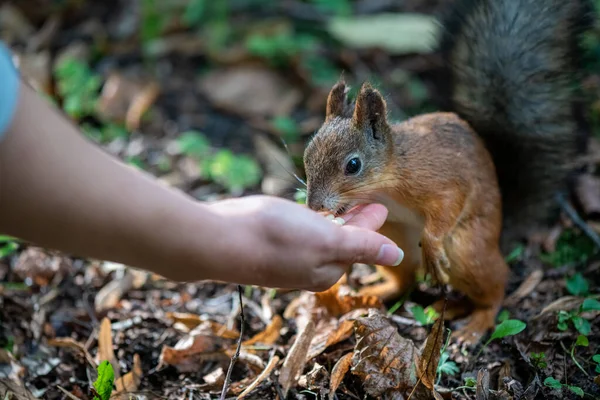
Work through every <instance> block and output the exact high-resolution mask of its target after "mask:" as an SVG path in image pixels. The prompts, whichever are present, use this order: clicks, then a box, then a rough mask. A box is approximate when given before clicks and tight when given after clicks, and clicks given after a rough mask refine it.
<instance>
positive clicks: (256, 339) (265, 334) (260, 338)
mask: <svg viewBox="0 0 600 400" xmlns="http://www.w3.org/2000/svg"><path fill="white" fill-rule="evenodd" d="M282 326H283V319H282V318H281V317H280V316H279V315H275V316H274V317H273V319H272V320H271V323H269V325H267V327H266V328H265V330H264V331H262V332H259V333H258V334H256V335H254V336H253V337H252V338H250V339H248V340H246V341H244V342H242V346H245V347H247V346H251V345H254V344H257V343H260V344H266V345H270V344H274V343H275V342H276V341H277V339H279V331H280V330H281V327H282Z"/></svg>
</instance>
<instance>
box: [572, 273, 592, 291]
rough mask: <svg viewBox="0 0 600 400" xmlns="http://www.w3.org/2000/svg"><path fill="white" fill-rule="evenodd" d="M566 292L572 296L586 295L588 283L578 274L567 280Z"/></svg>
mask: <svg viewBox="0 0 600 400" xmlns="http://www.w3.org/2000/svg"><path fill="white" fill-rule="evenodd" d="M567 290H568V291H569V293H571V294H572V295H573V296H582V295H585V294H587V292H588V290H589V283H588V281H587V280H586V279H585V278H584V277H583V275H582V274H581V273H580V272H578V273H576V274H575V275H573V276H572V277H570V278H569V279H567Z"/></svg>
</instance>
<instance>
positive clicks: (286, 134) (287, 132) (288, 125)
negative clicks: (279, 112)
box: [271, 116, 300, 142]
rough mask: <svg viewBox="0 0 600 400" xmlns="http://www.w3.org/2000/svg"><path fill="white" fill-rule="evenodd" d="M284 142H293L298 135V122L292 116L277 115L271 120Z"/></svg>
mask: <svg viewBox="0 0 600 400" xmlns="http://www.w3.org/2000/svg"><path fill="white" fill-rule="evenodd" d="M271 123H272V124H273V126H274V127H275V129H277V131H278V132H279V134H280V135H281V137H282V138H283V140H284V141H285V142H295V141H296V140H297V139H298V136H299V135H300V129H299V128H298V124H297V123H296V121H294V120H293V119H292V118H289V117H284V116H277V117H275V118H273V120H272V121H271Z"/></svg>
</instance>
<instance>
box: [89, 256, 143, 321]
mask: <svg viewBox="0 0 600 400" xmlns="http://www.w3.org/2000/svg"><path fill="white" fill-rule="evenodd" d="M117 265H119V267H120V273H122V274H123V276H122V277H121V278H116V279H114V280H112V281H110V282H109V283H107V284H106V285H104V287H102V289H100V290H99V291H98V293H97V294H96V298H95V299H94V307H95V309H96V312H98V313H101V312H103V311H106V310H109V309H112V308H115V307H116V306H117V305H118V304H119V301H121V299H122V298H123V296H124V295H125V294H127V293H128V292H129V291H130V290H131V289H137V288H140V287H142V286H143V285H144V284H145V283H146V280H147V278H148V273H146V272H144V271H140V270H137V269H134V268H129V267H125V266H124V265H120V264H117Z"/></svg>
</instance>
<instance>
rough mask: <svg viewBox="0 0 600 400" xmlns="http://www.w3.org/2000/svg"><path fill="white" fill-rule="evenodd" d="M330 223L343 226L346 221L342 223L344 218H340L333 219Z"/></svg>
mask: <svg viewBox="0 0 600 400" xmlns="http://www.w3.org/2000/svg"><path fill="white" fill-rule="evenodd" d="M332 221H333V222H334V223H336V224H338V225H344V224H345V223H346V221H344V218H340V217H337V218H334V219H333V220H332Z"/></svg>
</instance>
